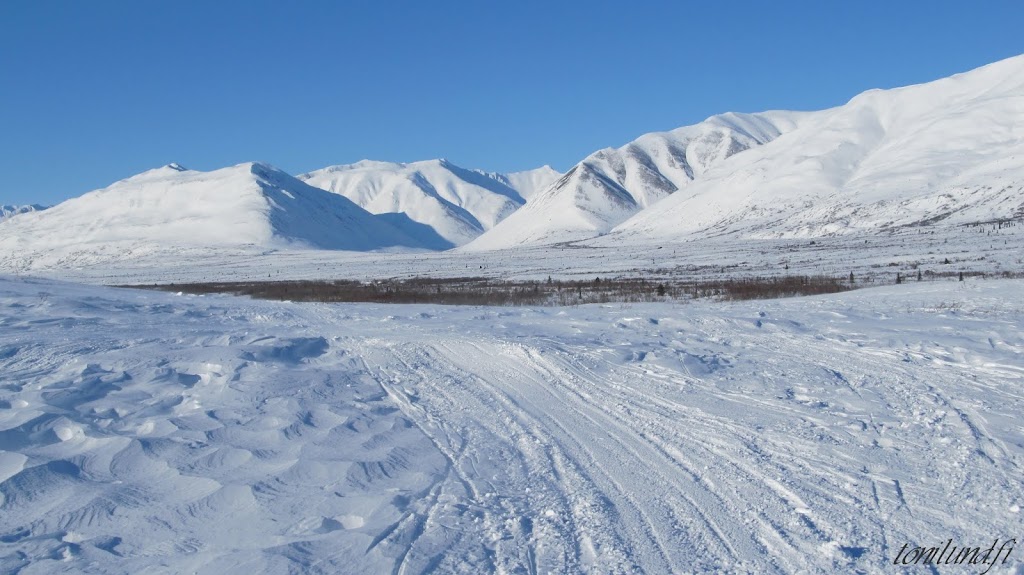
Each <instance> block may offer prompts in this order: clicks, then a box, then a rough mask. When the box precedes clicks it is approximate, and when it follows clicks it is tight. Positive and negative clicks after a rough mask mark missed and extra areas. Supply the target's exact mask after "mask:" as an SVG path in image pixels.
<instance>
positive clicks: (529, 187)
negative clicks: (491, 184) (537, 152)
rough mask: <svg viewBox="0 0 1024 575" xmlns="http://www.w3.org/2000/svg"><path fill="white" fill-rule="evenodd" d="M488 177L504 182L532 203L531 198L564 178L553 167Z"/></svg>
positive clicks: (496, 174)
mask: <svg viewBox="0 0 1024 575" xmlns="http://www.w3.org/2000/svg"><path fill="white" fill-rule="evenodd" d="M487 175H489V176H491V177H492V178H494V179H496V180H498V181H501V182H504V183H505V184H507V185H508V187H510V188H512V189H513V190H515V191H516V192H518V193H519V195H520V196H522V198H523V199H524V200H526V201H530V198H532V197H533V196H535V195H537V194H538V193H539V192H542V191H544V190H545V189H547V188H548V186H550V185H551V184H553V183H554V182H555V180H557V179H558V178H561V177H562V173H561V172H559V171H558V170H556V169H554V168H552V167H551V166H541V167H539V168H536V169H533V170H524V171H522V172H509V173H506V174H502V173H497V172H495V173H488V174H487Z"/></svg>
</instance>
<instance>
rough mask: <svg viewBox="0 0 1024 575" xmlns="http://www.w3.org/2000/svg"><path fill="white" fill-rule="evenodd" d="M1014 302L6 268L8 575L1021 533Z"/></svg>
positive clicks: (619, 566)
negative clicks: (351, 301)
mask: <svg viewBox="0 0 1024 575" xmlns="http://www.w3.org/2000/svg"><path fill="white" fill-rule="evenodd" d="M1022 296H1024V287H1022V285H1021V284H1020V282H1015V281H988V282H977V283H975V282H971V281H967V282H963V283H959V282H941V283H939V282H936V283H930V282H925V283H921V284H910V285H906V284H905V285H903V286H893V287H889V288H877V289H870V290H862V291H857V292H849V293H846V294H842V295H835V296H823V297H815V298H803V299H794V300H788V301H786V300H783V301H770V302H745V303H735V304H725V303H714V302H711V303H700V304H696V303H695V304H685V305H684V304H645V305H635V306H622V305H618V304H616V305H611V306H582V307H579V308H564V309H558V308H545V309H515V308H458V307H447V308H446V307H434V306H374V305H314V304H311V305H298V304H290V303H273V302H258V301H250V300H245V299H237V298H231V297H224V296H204V297H193V296H176V295H173V294H163V293H155V292H136V291H129V290H114V289H110V288H96V287H83V286H75V285H72V284H63V283H57V282H51V281H42V280H14V279H0V571H2V572H19V573H24V574H30V573H54V572H83V571H84V572H132V573H139V572H146V573H164V572H166V573H181V572H198V573H217V574H218V575H220V574H230V573H245V574H249V573H257V572H303V573H357V572H358V573H380V572H384V573H426V572H441V573H481V572H511V573H517V572H521V573H547V572H555V573H562V572H591V573H641V572H642V573H666V572H715V573H719V572H757V573H796V572H830V573H831V572H864V573H890V572H892V564H891V562H892V561H893V558H894V557H895V556H896V553H897V552H898V551H899V549H900V548H901V546H903V545H904V544H906V543H909V544H910V545H912V546H913V545H934V544H935V543H939V542H945V541H946V540H947V539H950V538H952V539H954V540H955V541H958V542H963V543H965V544H975V545H981V544H984V545H985V546H987V545H989V544H990V543H991V541H992V540H993V539H994V538H997V537H999V538H1009V537H1014V536H1016V537H1017V538H1018V540H1019V537H1020V533H1019V528H1020V525H1021V515H1020V508H1021V505H1022V498H1024V495H1022V493H1024V492H1022V489H1021V488H1022V485H1021V479H1020V478H1021V471H1022V469H1021V466H1022V463H1024V430H1022V429H1021V427H1020V425H1019V422H1018V419H1019V414H1020V413H1021V412H1022V410H1024V392H1022V390H1021V382H1022V381H1024V369H1022V367H1021V366H1022V365H1024V362H1022V359H1024V335H1022V334H1024V329H1022V327H1024V325H1022V324H1024V305H1022V304H1021V302H1024V297H1022ZM1011 559H1012V560H1011V562H1009V563H1008V564H1006V565H1004V566H1003V569H1004V571H1003V572H1006V569H1010V571H1009V572H1013V570H1014V569H1019V568H1021V565H1022V564H1021V563H1020V558H1019V557H1016V556H1015V557H1012V558H1011ZM993 572H995V571H993Z"/></svg>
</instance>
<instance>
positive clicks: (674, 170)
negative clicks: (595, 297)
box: [466, 112, 801, 250]
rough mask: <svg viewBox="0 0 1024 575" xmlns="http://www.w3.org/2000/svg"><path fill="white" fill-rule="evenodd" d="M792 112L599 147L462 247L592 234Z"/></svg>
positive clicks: (768, 131) (761, 136)
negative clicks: (623, 144) (507, 216)
mask: <svg viewBox="0 0 1024 575" xmlns="http://www.w3.org/2000/svg"><path fill="white" fill-rule="evenodd" d="M800 116H801V114H800V113H798V112H767V113H763V114H734V113H729V114H723V115H720V116H713V117H711V118H708V119H707V120H705V121H704V122H701V123H700V124H696V125H694V126H686V127H683V128H679V129H677V130H673V131H671V132H660V133H652V134H646V135H644V136H641V137H640V138H638V139H637V140H635V141H633V142H630V143H629V144H626V145H625V146H623V147H621V148H618V149H613V148H606V149H604V150H599V151H597V152H595V153H593V154H591V155H590V156H588V157H587V158H586V159H584V160H583V161H582V162H580V163H578V164H576V165H575V166H573V168H572V169H570V170H569V171H568V172H567V173H566V174H565V175H564V176H562V177H561V178H560V179H559V180H557V181H556V182H554V183H553V184H552V185H551V186H549V187H548V188H546V189H545V190H544V191H542V192H540V193H538V194H537V195H536V196H535V197H534V198H532V199H531V200H530V201H529V202H528V203H527V204H526V205H525V206H524V207H523V208H522V209H521V210H519V211H518V212H516V213H515V214H514V215H513V216H511V217H509V218H508V219H506V220H505V221H504V222H502V224H501V225H499V226H497V227H496V228H495V229H494V230H492V231H490V232H488V233H487V234H484V235H483V236H481V237H480V238H479V239H477V240H476V241H474V242H473V243H472V244H470V245H469V246H467V248H466V249H468V250H482V249H500V248H507V247H514V246H517V245H523V244H538V243H555V242H562V241H569V240H578V239H582V238H589V237H593V236H595V235H598V234H602V233H605V232H607V231H609V230H611V229H612V228H613V227H615V225H617V224H619V223H621V222H623V221H625V220H626V219H628V218H629V217H630V216H632V215H634V214H636V213H637V212H639V211H640V210H642V209H644V208H646V207H648V206H650V205H652V204H654V203H655V202H657V201H659V200H661V199H663V198H665V197H667V196H668V195H669V194H672V193H675V192H677V191H678V190H681V189H683V188H685V187H687V186H688V185H690V183H691V182H693V181H694V180H696V179H700V178H701V177H702V176H703V174H704V173H705V172H707V171H708V170H709V169H711V168H712V167H713V166H715V165H716V164H718V163H720V162H722V161H723V160H725V159H726V158H729V157H731V156H733V155H734V154H737V153H739V152H742V151H744V150H747V149H750V148H753V147H756V146H760V145H762V144H765V143H766V142H770V141H771V140H773V139H774V138H776V137H778V136H779V134H781V133H782V132H784V131H786V130H789V129H792V128H793V126H794V125H795V122H796V120H797V118H799V117H800Z"/></svg>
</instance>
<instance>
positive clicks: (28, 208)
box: [0, 204, 46, 222]
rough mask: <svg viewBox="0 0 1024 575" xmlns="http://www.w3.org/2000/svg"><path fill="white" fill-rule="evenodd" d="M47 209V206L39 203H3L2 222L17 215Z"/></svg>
mask: <svg viewBox="0 0 1024 575" xmlns="http://www.w3.org/2000/svg"><path fill="white" fill-rule="evenodd" d="M45 209H46V206H41V205H39V204H28V205H24V206H11V205H2V206H0V222H2V221H4V220H7V219H10V218H13V217H14V216H17V215H21V214H27V213H29V212H38V211H42V210H45Z"/></svg>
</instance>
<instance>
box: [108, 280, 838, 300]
mask: <svg viewBox="0 0 1024 575" xmlns="http://www.w3.org/2000/svg"><path fill="white" fill-rule="evenodd" d="M122 287H135V288H148V289H159V290H164V291H173V292H184V293H191V294H207V293H228V294H236V295H247V296H251V297H254V298H259V299H271V300H289V301H303V302H368V303H432V304H444V305H489V306H531V305H556V306H557V305H576V304H581V303H612V302H616V303H617V302H623V303H627V302H648V301H669V300H687V299H694V298H706V297H716V298H720V299H734V300H743V299H768V298H778V297H790V296H797V295H813V294H825V293H836V292H841V291H846V290H849V289H853V287H855V286H854V285H852V284H851V283H850V282H849V281H847V280H846V279H845V278H843V279H837V278H831V277H824V276H780V277H752V278H742V279H723V280H715V281H699V282H679V281H673V282H669V281H663V280H650V279H644V278H602V277H595V278H593V279H591V280H572V281H564V280H553V279H550V278H549V279H547V280H541V281H502V280H495V279H487V278H475V277H465V278H412V279H405V280H381V281H373V282H359V281H352V280H295V281H257V282H207V283H186V284H162V285H151V286H140V285H135V286H122Z"/></svg>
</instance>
